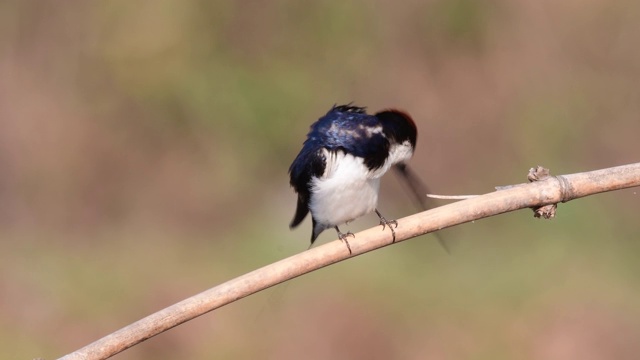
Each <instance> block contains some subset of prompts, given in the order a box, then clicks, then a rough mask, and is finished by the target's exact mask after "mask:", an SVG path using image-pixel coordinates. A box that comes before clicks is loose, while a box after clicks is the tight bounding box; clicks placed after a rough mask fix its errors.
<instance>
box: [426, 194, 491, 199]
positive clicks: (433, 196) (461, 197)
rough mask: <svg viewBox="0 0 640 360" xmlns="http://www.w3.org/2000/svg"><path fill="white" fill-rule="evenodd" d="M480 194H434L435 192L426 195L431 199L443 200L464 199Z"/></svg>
mask: <svg viewBox="0 0 640 360" xmlns="http://www.w3.org/2000/svg"><path fill="white" fill-rule="evenodd" d="M477 196H480V195H436V194H427V197H429V198H432V199H443V200H466V199H471V198H474V197H477Z"/></svg>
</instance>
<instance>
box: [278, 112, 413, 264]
mask: <svg viewBox="0 0 640 360" xmlns="http://www.w3.org/2000/svg"><path fill="white" fill-rule="evenodd" d="M417 133H418V131H417V128H416V124H415V122H414V121H413V119H412V118H411V116H410V115H409V114H407V113H406V112H404V111H400V110H396V109H387V110H383V111H380V112H377V113H375V114H368V113H367V110H366V108H365V107H359V106H355V105H352V103H349V104H346V105H333V107H332V108H331V109H330V110H329V111H328V112H327V113H326V114H325V115H324V116H322V117H321V118H320V119H318V120H317V121H316V122H315V123H313V124H312V125H311V129H310V131H309V133H308V134H307V138H306V140H305V141H304V143H303V145H302V149H301V150H300V153H299V154H298V155H297V156H296V158H295V159H294V160H293V163H292V164H291V166H290V167H289V175H290V185H291V186H292V187H293V189H294V190H295V192H296V193H297V195H298V199H297V206H296V211H295V215H294V217H293V219H292V221H291V223H290V225H289V227H290V229H294V228H296V227H297V226H298V225H300V223H301V222H302V221H303V220H304V219H305V217H306V216H307V214H308V213H309V212H310V213H311V220H312V231H311V245H310V247H311V246H313V243H314V241H315V240H316V239H317V238H318V236H319V235H320V233H322V232H323V231H324V230H326V229H329V228H334V229H335V230H336V231H337V233H338V238H339V239H340V240H342V241H343V242H344V243H345V244H346V246H347V248H348V250H349V254H351V253H352V252H351V246H350V245H349V242H348V241H347V237H355V235H354V234H353V233H351V232H346V233H343V232H341V231H340V229H339V227H338V225H341V224H348V223H349V222H351V221H353V220H355V219H357V218H359V217H361V216H364V215H366V214H369V213H371V212H375V213H376V214H377V215H378V217H379V219H380V225H382V230H383V231H384V229H385V228H386V227H389V229H390V230H391V233H392V237H393V242H395V240H396V236H395V230H394V227H396V228H397V226H398V222H397V221H395V220H387V219H386V218H385V217H384V216H383V215H382V214H381V213H380V211H379V210H378V209H377V204H378V193H379V189H380V181H381V178H382V176H383V175H384V174H385V173H387V171H389V169H391V168H392V167H395V168H396V170H397V172H398V173H399V174H401V175H404V176H407V168H406V162H407V161H408V160H409V159H411V157H412V156H413V153H414V151H415V148H416V140H417V135H418V134H417ZM408 174H409V175H411V174H412V173H408ZM410 180H412V179H408V181H410ZM414 180H415V179H414ZM409 185H410V187H412V188H413V186H412V184H411V182H409ZM422 196H424V194H422Z"/></svg>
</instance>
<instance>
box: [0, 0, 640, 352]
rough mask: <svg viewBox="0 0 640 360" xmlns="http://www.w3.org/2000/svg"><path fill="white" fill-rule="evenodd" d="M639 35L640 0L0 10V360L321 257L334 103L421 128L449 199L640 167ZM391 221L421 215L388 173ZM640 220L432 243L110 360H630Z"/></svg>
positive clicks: (464, 234)
mask: <svg viewBox="0 0 640 360" xmlns="http://www.w3.org/2000/svg"><path fill="white" fill-rule="evenodd" d="M638 15H640V5H639V4H638V3H636V2H633V1H629V0H614V1H604V0H600V1H591V2H588V3H584V2H570V1H567V2H560V3H558V2H551V1H537V2H526V1H517V2H507V1H501V0H497V1H496V0H490V1H471V0H452V1H447V0H431V1H426V2H407V3H403V4H398V3H396V2H390V1H375V2H367V1H355V2H340V1H319V2H304V3H302V2H293V1H273V2H259V1H246V2H232V1H213V2H210V1H202V0H199V1H198V0H192V1H181V2H176V1H166V0H162V1H156V2H148V1H147V2H145V1H108V2H81V1H67V2H53V1H4V2H0V79H1V81H0V169H2V171H0V227H1V229H2V234H3V241H2V242H0V259H1V261H0V274H1V275H2V276H1V278H0V286H1V291H0V315H1V318H2V321H0V358H2V359H19V358H34V357H38V356H42V357H45V358H49V359H52V358H56V357H58V356H61V355H63V354H65V353H68V352H70V351H73V350H75V349H76V348H79V347H81V346H84V345H85V344H87V343H89V342H91V341H93V340H95V339H97V338H99V337H102V336H103V335H106V334H107V333H110V332H111V331H113V330H116V329H118V328H120V327H122V326H124V325H127V324H129V323H130V322H132V321H135V320H137V319H139V318H141V317H143V316H145V315H148V314H150V313H151V312H153V311H156V310H159V309H161V308H163V307H165V306H167V305H170V304H172V303H174V302H176V301H178V300H181V299H183V298H185V297H187V296H189V295H192V294H194V293H196V292H199V291H201V290H203V289H206V288H208V287H211V286H213V285H216V284H218V283H220V282H223V281H225V280H227V279H229V278H231V277H234V276H236V275H240V274H242V273H244V272H247V271H250V270H253V269H255V268H256V267H258V266H261V265H264V264H267V263H270V262H272V261H275V260H278V259H281V258H283V257H286V256H288V255H291V254H294V253H296V252H299V251H302V250H304V249H306V247H307V244H308V236H309V231H310V230H309V227H310V225H309V223H308V222H305V223H304V224H303V226H302V227H301V228H300V229H296V230H295V231H289V229H288V228H287V225H288V223H289V220H290V217H291V216H292V214H293V210H294V206H295V195H294V193H293V191H292V190H291V189H290V188H289V185H288V177H287V169H288V166H289V164H290V162H291V161H292V160H293V158H294V156H295V155H296V154H297V151H298V150H299V148H300V145H301V143H302V141H303V140H304V136H305V134H306V132H307V130H308V126H309V125H310V124H311V123H312V122H313V121H315V120H316V119H317V118H318V117H319V116H321V115H322V114H324V112H326V111H327V109H328V108H329V107H330V106H331V105H333V104H334V103H347V102H351V101H355V103H356V104H358V105H364V106H368V107H369V108H370V109H371V110H372V111H376V110H378V109H382V108H386V107H398V108H402V109H405V110H407V111H408V112H409V113H411V114H412V115H413V116H414V118H415V119H416V121H417V123H418V127H419V132H420V136H419V144H418V152H417V154H416V156H415V157H414V160H413V167H414V168H415V169H416V170H417V171H418V172H419V173H421V174H422V176H423V178H424V180H425V181H427V182H428V183H429V184H430V185H431V190H432V191H433V192H436V193H442V194H466V193H483V192H488V191H491V190H492V188H493V186H495V185H504V184H508V183H517V182H522V181H524V179H525V176H526V172H527V170H528V169H529V167H531V166H535V165H538V164H540V165H544V166H546V167H549V168H551V170H552V172H554V173H556V174H559V173H571V172H576V171H585V170H591V169H597V168H604V167H609V166H614V165H620V164H624V163H630V162H637V161H638V149H639V148H638V134H639V133H640V122H639V121H638V114H639V113H640V111H639V110H640V109H639V108H640V91H639V90H638V86H637V84H638V83H640V48H638V47H637V46H636V41H637V40H636V39H637V35H638V33H639V32H640V23H639V22H638V21H637V18H638ZM380 208H381V209H383V210H384V213H385V214H388V216H390V217H402V216H405V215H408V214H410V213H412V212H414V211H416V209H415V208H413V207H412V206H411V201H410V198H409V197H408V196H407V195H406V194H405V193H404V192H403V190H402V188H401V186H400V185H399V184H398V182H397V180H396V179H394V178H393V177H392V176H389V177H388V179H386V180H385V183H384V184H383V188H382V199H381V204H380ZM637 213H638V195H637V193H636V191H621V192H615V193H610V194H604V195H600V196H596V197H593V198H587V199H582V200H579V201H575V202H571V203H568V204H563V205H561V206H560V209H559V216H558V218H556V219H554V220H553V221H549V222H547V221H536V220H534V219H533V218H532V216H531V214H529V213H527V212H525V211H522V212H519V213H515V214H507V215H504V216H500V217H496V218H493V219H487V220H484V221H480V222H477V223H473V224H468V225H465V226H461V227H457V228H455V229H450V230H445V231H443V232H442V236H443V237H445V239H447V241H448V242H449V243H450V244H451V247H452V249H453V250H452V252H453V254H452V255H450V256H449V255H447V254H446V253H444V251H442V249H440V248H439V247H438V245H437V243H436V242H435V241H433V240H434V239H433V238H432V237H429V236H426V237H422V238H419V239H416V240H412V241H409V242H406V243H403V244H398V245H396V246H393V247H390V248H388V249H385V250H383V251H378V252H375V253H372V254H367V255H365V256H362V257H359V258H355V259H352V260H351V261H348V262H345V263H343V264H338V265H336V266H332V267H329V268H327V269H325V270H322V271H319V272H316V273H314V274H310V275H308V276H305V277H302V278H300V279H297V280H295V281H293V282H292V283H291V285H289V286H288V287H285V288H284V289H281V288H282V287H279V288H276V289H274V290H269V291H267V292H265V293H264V294H258V295H257V296H253V297H251V298H248V299H246V300H243V301H241V302H239V303H236V304H233V305H231V306H228V307H226V308H223V309H220V310H218V311H216V312H214V313H212V314H209V315H206V316H203V317H202V318H200V319H198V320H196V321H192V322H190V323H188V324H186V325H183V326H180V327H178V328H176V329H173V330H171V331H170V332H168V333H166V334H163V335H160V336H158V337H156V338H154V339H151V340H149V341H147V342H146V343H144V344H142V345H140V346H137V347H135V348H133V349H130V350H128V351H126V352H124V353H122V354H121V355H118V357H117V358H121V359H141V358H144V359H175V358H187V359H211V358H215V359H218V358H219V359H253V358H272V359H276V358H277V359H299V358H303V357H304V358H306V359H327V358H331V359H351V358H368V359H378V358H379V359H391V358H403V359H423V358H431V357H435V358H443V359H512V358H519V359H537V358H545V359H567V358H583V359H591V358H616V359H631V358H635V357H636V354H637V353H638V352H640V345H638V342H637V339H638V337H639V336H640V310H638V309H640V302H639V301H638V299H640V285H638V284H639V283H640V282H639V280H640V265H639V264H640V263H639V262H638V261H637V254H638V253H639V251H640V243H639V242H638V241H637V240H638V236H639V231H638V227H637V220H636V217H637ZM375 223H376V222H375V220H374V219H373V218H370V217H365V218H363V219H360V220H358V221H356V222H354V223H353V224H351V225H350V230H352V231H356V230H358V229H363V228H367V227H369V226H372V225H374V224H375ZM332 238H333V234H329V232H327V234H324V235H323V237H322V239H321V242H322V241H327V240H330V239H332Z"/></svg>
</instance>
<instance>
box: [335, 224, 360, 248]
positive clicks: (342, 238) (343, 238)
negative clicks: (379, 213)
mask: <svg viewBox="0 0 640 360" xmlns="http://www.w3.org/2000/svg"><path fill="white" fill-rule="evenodd" d="M336 231H337V232H338V239H340V240H341V241H342V242H344V243H345V245H347V249H348V250H349V255H351V254H352V252H351V245H349V242H348V241H347V238H348V237H349V236H351V237H352V238H355V237H356V236H355V235H353V233H352V232H351V231H347V233H346V234H343V233H341V232H340V229H338V227H337V226H336Z"/></svg>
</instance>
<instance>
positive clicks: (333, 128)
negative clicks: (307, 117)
mask: <svg viewBox="0 0 640 360" xmlns="http://www.w3.org/2000/svg"><path fill="white" fill-rule="evenodd" d="M322 149H327V150H329V151H330V152H338V151H343V152H345V153H346V154H351V155H353V156H356V157H360V158H362V159H363V161H364V164H365V165H367V167H368V168H369V169H372V170H373V169H377V168H379V167H381V166H382V165H383V164H384V161H385V159H386V156H387V154H388V151H389V141H388V140H387V138H386V137H385V136H384V134H383V133H382V124H381V122H380V120H379V119H378V118H377V117H376V116H374V115H369V114H367V113H366V111H365V108H361V107H356V106H350V105H341V106H334V107H333V108H331V110H329V112H327V114H326V115H325V116H323V117H321V118H320V119H319V120H318V121H316V122H315V123H313V124H312V125H311V130H310V131H309V134H307V140H305V142H304V144H303V146H302V150H300V153H299V154H298V156H297V157H296V159H295V160H294V161H293V163H292V164H291V167H290V168H289V173H290V175H291V186H293V188H294V189H295V190H296V192H297V193H298V209H297V211H296V216H295V217H294V220H293V221H292V226H296V225H297V224H298V223H299V222H300V221H302V219H304V216H305V215H306V213H307V211H308V210H307V204H308V201H309V196H310V188H309V186H310V180H311V177H312V176H315V177H319V176H321V175H322V174H323V173H324V169H325V166H326V159H325V158H324V154H323V152H322Z"/></svg>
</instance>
